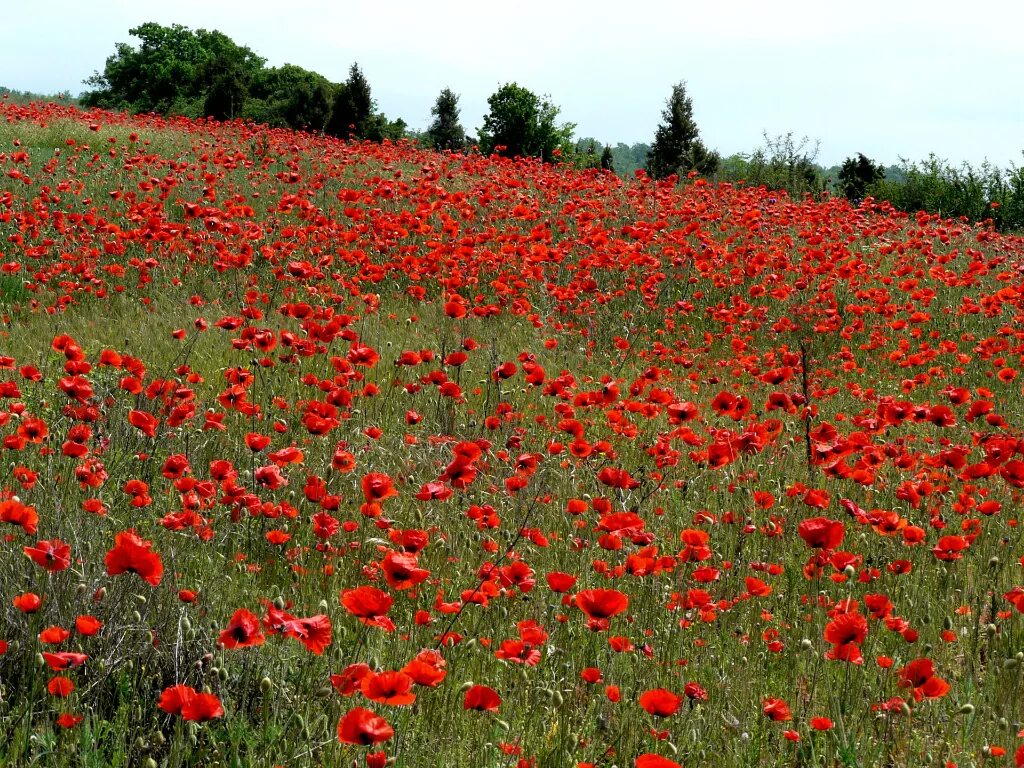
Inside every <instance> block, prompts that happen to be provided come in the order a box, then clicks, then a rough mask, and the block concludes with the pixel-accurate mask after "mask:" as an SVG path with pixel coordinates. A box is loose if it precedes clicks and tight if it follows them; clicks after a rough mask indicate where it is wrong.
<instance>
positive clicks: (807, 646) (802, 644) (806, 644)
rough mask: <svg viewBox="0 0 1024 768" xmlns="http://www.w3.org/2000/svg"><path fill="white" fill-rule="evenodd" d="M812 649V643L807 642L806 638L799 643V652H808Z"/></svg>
mask: <svg viewBox="0 0 1024 768" xmlns="http://www.w3.org/2000/svg"><path fill="white" fill-rule="evenodd" d="M812 648H814V643H812V642H811V641H810V640H808V639H807V638H806V637H805V638H804V639H803V640H801V641H800V650H802V651H809V650H811V649H812Z"/></svg>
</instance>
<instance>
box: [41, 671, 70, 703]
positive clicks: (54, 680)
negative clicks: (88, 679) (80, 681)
mask: <svg viewBox="0 0 1024 768" xmlns="http://www.w3.org/2000/svg"><path fill="white" fill-rule="evenodd" d="M46 690H47V691H49V692H50V695H51V696H56V697H57V698H60V699H66V698H67V697H68V696H70V695H71V693H72V692H73V691H74V690H75V684H74V683H73V682H71V680H70V679H68V678H66V677H61V676H59V675H58V676H56V677H51V678H50V682H48V683H47V684H46Z"/></svg>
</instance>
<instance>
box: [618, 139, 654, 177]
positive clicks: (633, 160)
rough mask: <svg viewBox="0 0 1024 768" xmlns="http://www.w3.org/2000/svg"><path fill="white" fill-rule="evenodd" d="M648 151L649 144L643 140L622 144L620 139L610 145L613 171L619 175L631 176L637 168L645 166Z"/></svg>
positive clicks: (649, 148) (649, 149)
mask: <svg viewBox="0 0 1024 768" xmlns="http://www.w3.org/2000/svg"><path fill="white" fill-rule="evenodd" d="M650 151H651V145H650V144H645V143H643V142H638V143H636V144H624V143H623V142H621V141H620V142H619V143H618V144H616V145H615V146H614V147H612V162H613V164H614V166H615V172H616V173H618V174H619V175H620V176H625V177H629V176H633V175H634V173H635V172H636V171H637V170H639V169H640V168H645V167H646V166H647V155H648V153H649V152H650Z"/></svg>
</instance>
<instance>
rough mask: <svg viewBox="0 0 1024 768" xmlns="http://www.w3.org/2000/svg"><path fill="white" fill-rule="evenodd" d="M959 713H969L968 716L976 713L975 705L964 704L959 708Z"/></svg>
mask: <svg viewBox="0 0 1024 768" xmlns="http://www.w3.org/2000/svg"><path fill="white" fill-rule="evenodd" d="M957 713H958V714H961V715H967V716H970V715H973V714H974V705H973V704H964V705H963V706H962V707H960V709H959V710H957Z"/></svg>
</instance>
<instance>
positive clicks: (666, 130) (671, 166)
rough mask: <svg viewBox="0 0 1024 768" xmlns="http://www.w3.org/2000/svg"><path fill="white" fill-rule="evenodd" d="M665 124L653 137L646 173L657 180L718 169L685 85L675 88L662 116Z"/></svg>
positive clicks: (714, 153)
mask: <svg viewBox="0 0 1024 768" xmlns="http://www.w3.org/2000/svg"><path fill="white" fill-rule="evenodd" d="M661 118H662V123H661V125H659V126H658V130H657V131H656V132H655V134H654V144H653V145H652V146H651V149H650V152H649V153H648V154H647V172H648V173H649V174H650V175H651V176H653V177H654V178H656V179H663V178H665V177H667V176H670V175H672V174H674V173H675V174H680V175H682V174H685V173H688V172H690V171H697V172H698V173H700V174H702V175H704V176H710V175H711V174H713V173H714V172H715V169H716V168H717V167H718V161H719V156H718V153H717V152H712V151H709V150H708V149H707V147H705V146H704V143H703V142H702V141H701V140H700V135H699V131H698V130H697V123H696V122H694V119H693V101H692V100H691V99H690V97H689V96H687V95H686V83H685V82H679V83H676V84H675V85H674V86H672V95H671V96H670V97H669V99H668V102H667V103H666V105H665V110H664V111H663V112H662V113H661Z"/></svg>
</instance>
